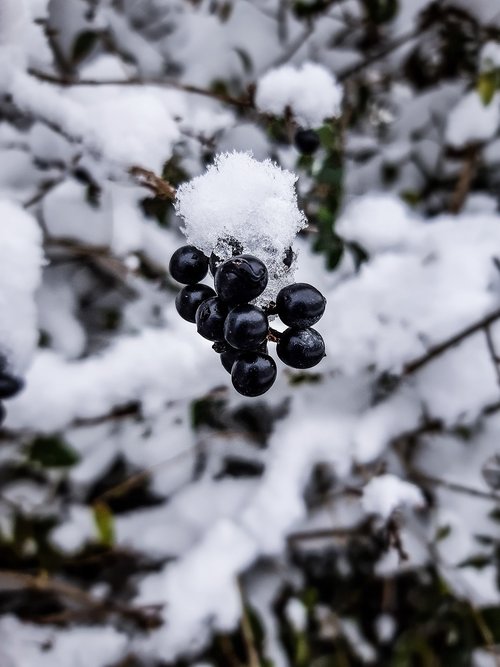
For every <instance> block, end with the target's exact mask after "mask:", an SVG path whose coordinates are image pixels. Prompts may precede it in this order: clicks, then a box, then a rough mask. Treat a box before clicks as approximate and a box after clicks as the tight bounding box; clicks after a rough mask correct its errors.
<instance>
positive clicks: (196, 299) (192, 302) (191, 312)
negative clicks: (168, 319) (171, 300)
mask: <svg viewBox="0 0 500 667" xmlns="http://www.w3.org/2000/svg"><path fill="white" fill-rule="evenodd" d="M213 296H215V291H214V290H213V289H212V288H211V287H208V285H186V287H183V288H182V289H181V291H180V292H179V294H178V295H177V296H176V297H175V307H176V308H177V312H178V313H179V315H180V316H181V317H182V318H183V319H185V320H187V321H188V322H196V311H197V310H198V307H199V306H201V304H202V303H203V302H204V301H206V300H207V299H210V297H213Z"/></svg>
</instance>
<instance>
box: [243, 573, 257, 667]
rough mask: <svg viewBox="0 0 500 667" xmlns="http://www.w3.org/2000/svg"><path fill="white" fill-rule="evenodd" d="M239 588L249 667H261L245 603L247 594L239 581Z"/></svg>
mask: <svg viewBox="0 0 500 667" xmlns="http://www.w3.org/2000/svg"><path fill="white" fill-rule="evenodd" d="M238 588H239V590H240V597H241V634H242V635H243V640H244V642H245V648H246V652H247V657H248V667H261V663H260V658H259V653H258V651H257V647H256V646H255V637H254V634H253V630H252V623H251V621H250V616H249V614H248V609H247V605H246V602H245V593H244V590H243V586H242V583H241V580H240V579H238Z"/></svg>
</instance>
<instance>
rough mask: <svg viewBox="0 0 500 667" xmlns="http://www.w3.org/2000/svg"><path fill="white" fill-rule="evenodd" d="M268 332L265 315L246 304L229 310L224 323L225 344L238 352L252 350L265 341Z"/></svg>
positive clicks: (258, 309)
mask: <svg viewBox="0 0 500 667" xmlns="http://www.w3.org/2000/svg"><path fill="white" fill-rule="evenodd" d="M268 331H269V321H268V319H267V315H266V314H265V313H264V311H263V310H262V309H261V308H257V306H251V305H249V304H247V303H245V304H242V305H240V306H236V307H235V308H233V309H232V310H230V311H229V313H228V316H227V317H226V321H225V323H224V338H225V339H226V342H227V343H229V345H231V346H232V347H235V348H236V349H238V350H254V349H255V348H257V347H258V346H259V345H260V344H261V343H262V342H263V341H264V340H265V339H266V337H267V333H268Z"/></svg>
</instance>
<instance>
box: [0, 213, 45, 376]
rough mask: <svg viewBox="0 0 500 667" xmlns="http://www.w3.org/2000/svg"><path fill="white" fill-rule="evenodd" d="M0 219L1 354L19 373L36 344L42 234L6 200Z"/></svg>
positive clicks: (25, 215)
mask: <svg viewBox="0 0 500 667" xmlns="http://www.w3.org/2000/svg"><path fill="white" fill-rule="evenodd" d="M0 220H1V221H2V222H1V226H0V311H1V312H2V313H4V316H3V317H2V319H1V322H0V352H1V353H2V354H4V355H6V356H7V360H8V362H9V365H10V366H11V367H12V368H13V369H14V370H15V371H17V372H21V371H24V369H25V368H26V366H27V364H28V362H29V360H30V357H31V355H32V353H33V349H34V346H35V344H36V342H37V325H36V308H35V301H34V296H35V290H36V289H37V287H38V285H39V281H40V267H41V265H42V250H41V234H40V230H39V227H38V225H37V223H36V221H35V219H34V218H32V217H31V215H29V214H28V213H26V212H25V211H23V209H21V208H20V207H19V206H17V205H16V204H13V203H12V202H9V201H7V200H0ZM7 313H8V316H6V314H7Z"/></svg>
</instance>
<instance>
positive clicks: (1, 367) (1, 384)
mask: <svg viewBox="0 0 500 667" xmlns="http://www.w3.org/2000/svg"><path fill="white" fill-rule="evenodd" d="M23 387H24V382H23V381H22V380H21V378H18V377H16V376H15V375H12V373H10V372H9V371H8V370H7V361H6V359H5V357H2V356H0V424H2V422H3V421H4V419H5V416H6V412H5V407H4V405H3V403H2V401H4V400H7V399H9V398H13V397H14V396H15V395H16V394H18V393H19V392H20V391H21V389H22V388H23Z"/></svg>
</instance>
